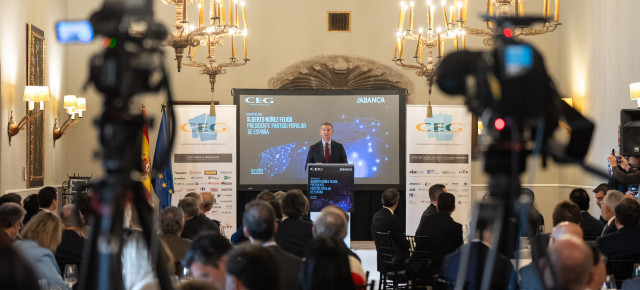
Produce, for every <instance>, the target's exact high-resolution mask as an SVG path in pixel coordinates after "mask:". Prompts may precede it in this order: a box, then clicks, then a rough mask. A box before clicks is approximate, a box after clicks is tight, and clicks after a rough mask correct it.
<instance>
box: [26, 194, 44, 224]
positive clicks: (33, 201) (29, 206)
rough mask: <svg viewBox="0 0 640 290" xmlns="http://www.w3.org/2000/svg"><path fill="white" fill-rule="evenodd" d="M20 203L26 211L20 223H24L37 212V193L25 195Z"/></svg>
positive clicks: (38, 207) (38, 206)
mask: <svg viewBox="0 0 640 290" xmlns="http://www.w3.org/2000/svg"><path fill="white" fill-rule="evenodd" d="M22 203H23V207H24V209H25V210H26V211H27V214H26V215H25V216H24V220H22V223H23V224H25V225H26V224H27V223H28V222H29V220H30V219H31V218H32V217H33V216H34V215H36V214H37V213H38V209H40V205H38V194H37V193H34V194H31V195H29V196H27V197H26V198H25V199H24V201H23V202H22Z"/></svg>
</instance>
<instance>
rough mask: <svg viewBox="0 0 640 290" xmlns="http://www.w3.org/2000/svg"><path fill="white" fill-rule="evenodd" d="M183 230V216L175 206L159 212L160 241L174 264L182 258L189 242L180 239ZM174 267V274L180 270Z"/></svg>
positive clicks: (177, 266)
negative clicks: (171, 256)
mask: <svg viewBox="0 0 640 290" xmlns="http://www.w3.org/2000/svg"><path fill="white" fill-rule="evenodd" d="M183 228H184V214H183V212H182V210H181V209H180V208H178V207H175V206H169V207H166V208H165V209H163V210H162V211H160V233H161V234H160V239H161V240H162V241H163V242H164V243H165V244H166V245H167V248H169V251H171V254H172V255H173V258H174V259H175V261H176V264H178V263H180V261H181V260H182V259H183V258H184V255H185V254H186V253H187V250H188V249H189V245H190V244H191V240H189V239H185V238H182V237H180V234H181V233H182V229H183ZM179 266H180V265H176V273H179V272H180V271H181V270H182V269H181V267H179Z"/></svg>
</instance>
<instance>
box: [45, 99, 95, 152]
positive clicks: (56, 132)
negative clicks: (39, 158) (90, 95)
mask: <svg viewBox="0 0 640 290" xmlns="http://www.w3.org/2000/svg"><path fill="white" fill-rule="evenodd" d="M63 106H64V108H65V109H67V113H68V114H69V117H68V118H67V120H66V121H64V123H62V127H60V128H58V119H57V118H56V121H55V122H54V123H53V146H56V140H58V139H60V137H62V135H64V133H65V132H67V130H68V129H69V128H71V127H72V126H73V125H75V124H77V123H78V122H80V119H81V118H82V112H84V111H86V110H87V99H85V98H76V96H73V95H68V96H64V105H63ZM76 113H77V114H78V119H76Z"/></svg>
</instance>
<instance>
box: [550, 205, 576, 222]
mask: <svg viewBox="0 0 640 290" xmlns="http://www.w3.org/2000/svg"><path fill="white" fill-rule="evenodd" d="M551 220H552V222H553V226H554V227H555V226H557V225H558V224H559V223H561V222H572V223H574V224H577V225H579V224H580V208H579V207H578V205H577V204H575V203H573V202H571V201H568V200H565V201H561V202H559V203H558V204H556V206H555V207H554V208H553V214H552V215H551Z"/></svg>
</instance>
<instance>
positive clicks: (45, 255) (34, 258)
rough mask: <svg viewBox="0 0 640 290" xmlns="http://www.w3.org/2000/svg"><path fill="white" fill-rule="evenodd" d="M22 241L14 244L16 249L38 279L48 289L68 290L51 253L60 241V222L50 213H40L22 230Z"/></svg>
mask: <svg viewBox="0 0 640 290" xmlns="http://www.w3.org/2000/svg"><path fill="white" fill-rule="evenodd" d="M22 238H23V239H24V240H23V241H16V242H15V243H14V245H15V247H16V249H18V251H20V253H22V255H24V256H25V258H27V261H29V262H31V264H32V266H33V267H34V269H35V270H36V273H37V274H38V276H39V277H40V279H45V280H47V285H49V287H61V288H62V289H69V286H68V285H67V284H65V282H64V281H63V280H62V277H61V276H60V268H58V263H57V262H56V258H55V257H54V256H53V252H54V251H55V250H56V248H57V247H58V245H59V244H60V240H61V239H62V221H61V220H60V218H59V217H58V216H56V215H55V214H53V213H51V212H46V211H43V212H40V213H38V214H37V215H35V216H34V217H33V218H31V220H30V221H29V222H28V223H27V224H26V225H25V226H24V228H23V229H22Z"/></svg>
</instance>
